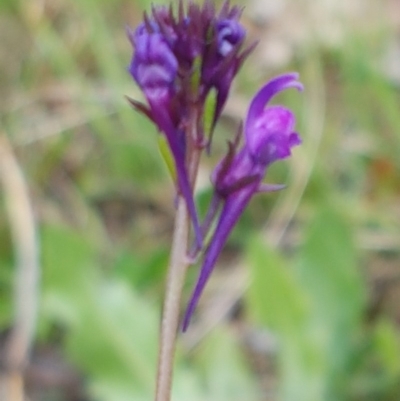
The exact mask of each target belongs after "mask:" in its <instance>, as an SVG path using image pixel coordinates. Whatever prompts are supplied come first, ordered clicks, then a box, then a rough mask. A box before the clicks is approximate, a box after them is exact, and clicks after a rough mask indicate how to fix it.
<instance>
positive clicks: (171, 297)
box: [155, 109, 201, 401]
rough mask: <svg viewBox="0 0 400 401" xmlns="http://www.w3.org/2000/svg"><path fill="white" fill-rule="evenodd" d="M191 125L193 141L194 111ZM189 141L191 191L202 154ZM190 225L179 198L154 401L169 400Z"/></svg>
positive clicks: (184, 205) (181, 200) (195, 123)
mask: <svg viewBox="0 0 400 401" xmlns="http://www.w3.org/2000/svg"><path fill="white" fill-rule="evenodd" d="M190 121H191V125H190V127H189V130H188V137H189V138H190V139H192V140H193V139H196V138H197V111H196V110H195V109H194V110H193V114H192V118H191V120H190ZM192 140H190V141H189V144H190V146H189V149H188V153H189V154H190V156H191V157H190V160H188V167H189V168H188V173H189V180H190V184H191V186H192V188H193V187H194V184H195V181H196V176H197V170H198V167H199V161H200V153H201V151H200V150H199V149H198V148H197V147H196V146H194V142H193V141H192ZM189 222H190V218H189V214H188V210H187V207H186V202H185V199H184V198H183V197H182V196H181V195H180V194H178V205H177V211H176V217H175V228H174V236H173V240H172V249H171V258H170V264H169V269H168V275H167V283H166V290H165V298H164V308H163V317H162V321H161V330H160V348H159V353H158V365H157V382H156V395H155V401H170V399H171V387H172V374H173V365H174V356H175V345H176V336H177V332H178V328H179V315H180V306H181V297H182V289H183V285H184V282H185V276H186V270H187V267H188V257H187V252H188V247H189Z"/></svg>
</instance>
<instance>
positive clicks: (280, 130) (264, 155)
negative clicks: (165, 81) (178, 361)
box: [183, 74, 303, 331]
mask: <svg viewBox="0 0 400 401" xmlns="http://www.w3.org/2000/svg"><path fill="white" fill-rule="evenodd" d="M287 88H297V89H299V90H301V89H302V88H303V86H302V85H301V83H300V82H299V81H298V75H297V74H285V75H282V76H280V77H277V78H275V79H273V80H272V81H270V82H269V83H267V84H266V85H265V86H264V87H263V88H261V90H260V91H259V92H258V93H257V94H256V96H255V97H254V99H253V100H252V102H251V103H250V107H249V111H248V114H247V118H246V122H245V126H244V131H245V139H246V141H245V144H244V145H243V147H242V149H241V150H240V151H238V152H237V151H236V147H237V144H231V145H230V148H229V152H228V155H227V156H226V157H225V158H224V159H223V160H222V161H221V162H220V163H219V165H218V166H217V168H216V169H215V171H214V172H213V174H212V181H213V183H214V186H215V192H216V196H217V197H219V198H220V199H221V201H223V207H222V211H221V214H220V216H219V219H218V222H217V226H216V229H215V231H214V234H213V236H212V239H211V242H210V244H209V246H208V248H207V250H206V253H205V257H204V261H203V265H202V267H201V270H200V275H199V278H198V280H197V283H196V287H195V289H194V291H193V294H192V297H191V299H190V302H189V305H188V308H187V310H186V313H185V316H184V320H183V330H184V331H185V330H186V328H187V326H188V324H189V321H190V318H191V316H192V314H193V311H194V309H195V308H196V305H197V303H198V301H199V298H200V295H201V293H202V292H203V289H204V287H205V285H206V283H207V280H208V278H209V276H210V274H211V272H212V271H213V269H214V266H215V263H216V261H217V258H218V256H219V254H220V252H221V250H222V248H223V246H224V244H225V242H226V240H227V239H228V236H229V234H230V232H231V231H232V229H233V227H234V226H235V224H236V222H237V221H238V219H239V217H240V216H241V214H242V213H243V211H244V209H245V208H246V206H247V204H248V203H249V202H250V200H251V198H252V197H253V195H254V194H256V193H258V192H265V191H271V190H277V189H280V188H281V187H280V186H268V185H267V186H265V185H263V184H262V180H263V178H264V175H265V173H266V171H267V168H268V166H269V165H270V164H271V163H273V162H274V161H276V160H279V159H284V158H286V157H288V156H290V154H291V148H292V147H293V146H296V145H298V144H300V143H301V140H300V137H299V135H298V134H297V133H295V132H294V131H293V130H294V126H295V117H294V115H293V113H292V112H291V111H290V110H288V109H286V108H284V107H282V106H267V107H266V104H267V103H268V101H269V100H270V99H271V98H272V97H273V96H274V95H275V94H276V93H278V92H280V91H282V90H284V89H287Z"/></svg>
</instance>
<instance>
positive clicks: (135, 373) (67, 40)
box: [0, 0, 400, 401]
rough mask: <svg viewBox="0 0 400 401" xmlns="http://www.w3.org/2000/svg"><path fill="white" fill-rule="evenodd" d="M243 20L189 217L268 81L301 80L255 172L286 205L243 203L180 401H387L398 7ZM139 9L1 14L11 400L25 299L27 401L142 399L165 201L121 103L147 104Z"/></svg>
mask: <svg viewBox="0 0 400 401" xmlns="http://www.w3.org/2000/svg"><path fill="white" fill-rule="evenodd" d="M241 4H242V5H244V6H245V11H244V16H243V23H244V25H245V26H246V28H247V30H248V36H249V42H251V41H252V40H256V39H258V40H259V45H258V47H257V48H256V50H255V52H254V53H253V54H252V55H251V57H250V58H249V59H248V61H247V64H246V65H245V66H244V68H243V70H242V71H241V73H240V74H239V77H238V79H237V80H236V83H235V85H234V87H233V89H232V93H231V98H230V101H229V103H228V105H227V107H226V110H225V114H224V116H223V119H222V122H221V123H220V125H219V126H218V129H217V132H216V134H215V142H214V147H213V151H212V155H211V156H210V157H209V158H205V159H204V160H203V162H202V168H201V172H200V179H199V183H198V184H199V187H198V198H197V201H198V204H199V207H200V208H201V210H203V211H204V210H205V208H206V205H207V202H208V200H209V198H210V194H211V189H210V185H209V180H208V177H209V174H210V171H211V169H212V166H213V165H214V164H215V162H216V161H217V160H218V158H219V157H221V156H222V154H223V152H224V151H225V149H226V140H227V139H229V138H230V137H231V136H232V135H233V134H234V133H235V130H236V127H237V125H238V123H239V121H240V118H243V117H244V115H245V112H246V108H247V104H248V102H249V99H250V98H251V96H252V94H254V92H255V91H256V90H257V88H259V87H260V85H261V84H262V83H264V82H265V81H267V80H268V79H270V78H271V77H273V76H274V75H277V74H280V73H283V72H287V71H293V70H295V71H299V72H300V76H301V80H302V82H303V83H304V85H305V88H306V89H305V91H304V93H302V94H298V93H297V92H296V91H288V92H287V93H284V94H282V95H280V96H279V98H278V99H277V101H280V102H284V103H285V104H286V105H288V106H290V107H292V108H293V110H295V112H296V115H297V118H298V131H299V132H300V133H301V136H302V138H303V140H304V144H303V145H302V146H301V147H298V148H296V149H295V150H294V154H293V157H292V158H291V159H290V160H288V161H285V162H281V163H280V164H277V165H276V166H273V168H271V169H270V171H269V173H268V177H267V180H268V182H272V183H286V184H287V189H285V190H284V191H281V192H280V193H274V194H264V195H259V196H258V197H256V198H255V199H254V200H253V201H252V203H251V205H250V207H249V208H248V210H247V211H246V212H245V214H244V216H243V218H242V219H241V221H240V224H239V225H238V227H237V228H236V229H235V231H234V233H233V234H232V236H231V238H230V240H229V243H228V244H227V246H226V247H225V250H224V252H223V255H222V256H221V258H220V260H219V263H218V267H217V269H216V271H215V274H214V276H213V277H212V279H211V281H210V283H209V285H208V287H207V290H206V293H205V294H204V296H203V298H202V300H201V304H200V307H199V308H198V311H197V314H196V316H195V319H194V322H193V324H192V325H191V327H190V329H189V331H188V332H187V333H186V334H184V335H180V337H179V345H178V356H177V361H176V372H175V380H174V398H173V399H174V400H175V401H180V400H182V401H187V400H191V401H195V400H199V401H201V400H204V401H205V400H207V401H225V400H226V401H228V400H229V401H253V400H254V401H259V400H262V401H330V400H335V401H368V400H371V401H372V400H373V401H377V400H382V401H395V400H396V401H397V400H399V399H400V335H399V334H400V332H399V324H400V224H399V222H400V157H399V155H400V2H399V1H398V0H351V1H346V0H312V1H311V0H291V1H290V0H286V1H285V0H253V1H248V2H244V1H242V2H241ZM149 8H150V2H149V1H145V0H108V1H106V0H102V1H100V0H75V1H74V0H1V2H0V116H1V117H0V123H1V133H0V159H1V160H0V170H1V174H0V178H1V195H0V202H1V208H0V332H1V336H0V338H1V343H0V344H1V360H2V370H1V375H0V376H1V377H2V378H3V382H4V383H6V384H4V383H3V385H7V383H8V384H9V385H10V386H11V387H13V386H14V387H15V386H16V387H15V388H18V380H19V372H20V371H21V370H20V366H15V363H16V362H15V361H19V362H21V358H22V362H23V360H24V357H23V356H22V357H21V355H19V354H18V352H19V351H21V349H20V348H21V347H23V346H24V344H25V345H27V344H28V345H29V343H30V341H29V335H30V331H31V330H32V327H33V326H34V324H35V303H36V302H38V304H39V312H38V316H37V321H36V323H37V330H36V335H35V340H34V343H33V346H32V352H31V358H30V361H29V363H28V365H27V366H26V367H25V370H24V372H25V373H24V380H25V388H26V394H27V397H28V398H27V399H29V400H31V401H132V400H135V401H136V400H138V401H141V400H150V399H152V392H153V388H154V376H155V364H156V353H157V337H158V327H159V319H160V307H161V302H162V294H163V288H164V287H163V285H164V279H165V272H166V266H167V262H168V252H169V247H170V241H171V233H172V228H173V218H174V207H173V200H174V199H173V198H174V196H173V188H172V185H171V180H170V178H169V176H168V173H167V171H166V169H165V168H164V165H163V162H162V160H161V157H160V156H159V153H158V150H157V145H156V132H155V130H154V128H153V127H152V126H151V125H150V124H149V123H148V122H147V121H146V120H145V118H143V117H142V116H140V115H138V114H137V113H136V112H135V111H133V110H132V109H131V108H130V107H129V106H128V104H127V101H126V100H125V98H124V95H129V96H131V97H134V98H141V95H140V94H139V92H138V90H137V87H136V86H135V84H134V82H133V81H132V79H131V78H130V76H129V75H128V73H127V71H126V66H127V65H128V63H129V61H130V57H131V53H132V49H131V47H130V44H129V42H128V40H127V39H126V35H125V26H126V25H130V26H132V27H134V26H135V25H136V24H138V22H139V21H140V19H141V16H142V12H143V10H145V9H147V10H148V9H149ZM26 195H28V196H29V197H28V198H27V196H26ZM27 201H28V202H27ZM30 204H31V206H32V208H33V212H32V210H31V209H30ZM32 215H34V216H35V221H36V224H37V229H36V239H35V230H34V226H33V225H32ZM35 241H36V244H35ZM37 262H38V263H37ZM38 269H40V272H41V273H40V275H41V277H40V280H39V285H38V287H37V288H38V292H37V293H36V292H35V291H32V288H35V286H32V282H34V280H35V272H37V271H38ZM197 269H198V267H197V266H194V267H192V268H191V269H190V271H189V275H188V281H187V286H186V289H185V299H187V297H188V296H189V294H190V291H191V288H192V285H193V283H194V281H195V278H196V274H197ZM15 283H18V284H17V285H16V284H15ZM183 306H184V305H182V307H183ZM13 322H18V325H17V328H16V329H15V331H12V330H11V328H12V327H13ZM18 333H19V334H21V333H22V334H21V335H22V337H21V338H15V337H18ZM24 335H25V337H24ZM13 341H14V342H13ZM13 344H14V348H12V347H13ZM15 344H16V345H15ZM18 344H19V347H18ZM21 344H22V345H21ZM22 351H23V350H22ZM22 351H21V352H22ZM13 358H14V359H13ZM18 358H20V359H18ZM13 361H14V362H15V363H14V365H13V363H12V362H13ZM10 383H11V384H10ZM17 397H18V396H17V395H16V396H15V398H13V399H12V400H10V401H17V400H18V398H17Z"/></svg>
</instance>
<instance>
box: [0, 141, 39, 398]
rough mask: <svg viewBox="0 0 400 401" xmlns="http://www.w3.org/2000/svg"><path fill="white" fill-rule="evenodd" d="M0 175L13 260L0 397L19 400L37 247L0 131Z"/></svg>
mask: <svg viewBox="0 0 400 401" xmlns="http://www.w3.org/2000/svg"><path fill="white" fill-rule="evenodd" d="M0 178H1V181H2V186H3V193H4V196H5V204H6V208H7V213H8V219H9V223H10V228H11V234H12V240H13V244H14V252H15V259H16V270H15V290H14V307H15V320H14V327H13V329H12V331H11V333H10V336H9V338H8V340H7V343H6V352H5V368H6V369H5V374H4V377H3V378H2V380H1V388H0V396H1V397H0V398H1V400H7V401H23V400H24V390H23V380H22V374H23V370H24V368H25V366H26V364H27V362H28V357H29V352H30V349H31V346H32V341H33V337H34V333H35V327H36V316H37V309H38V281H39V274H40V272H39V250H38V240H37V235H36V228H35V219H34V215H33V210H32V205H31V201H30V199H29V193H28V188H27V185H26V182H25V179H24V176H23V173H22V171H21V168H20V166H19V164H18V161H17V159H16V157H15V155H14V153H13V150H12V147H11V145H10V143H9V141H8V139H7V136H6V135H5V134H4V133H1V134H0Z"/></svg>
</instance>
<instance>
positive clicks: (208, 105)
mask: <svg viewBox="0 0 400 401" xmlns="http://www.w3.org/2000/svg"><path fill="white" fill-rule="evenodd" d="M217 95H218V92H217V90H216V89H215V88H211V89H210V91H209V92H208V95H207V97H206V101H205V104H204V120H203V121H204V134H205V136H206V138H207V142H208V141H210V140H211V134H212V130H213V125H214V118H215V111H216V108H217Z"/></svg>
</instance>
